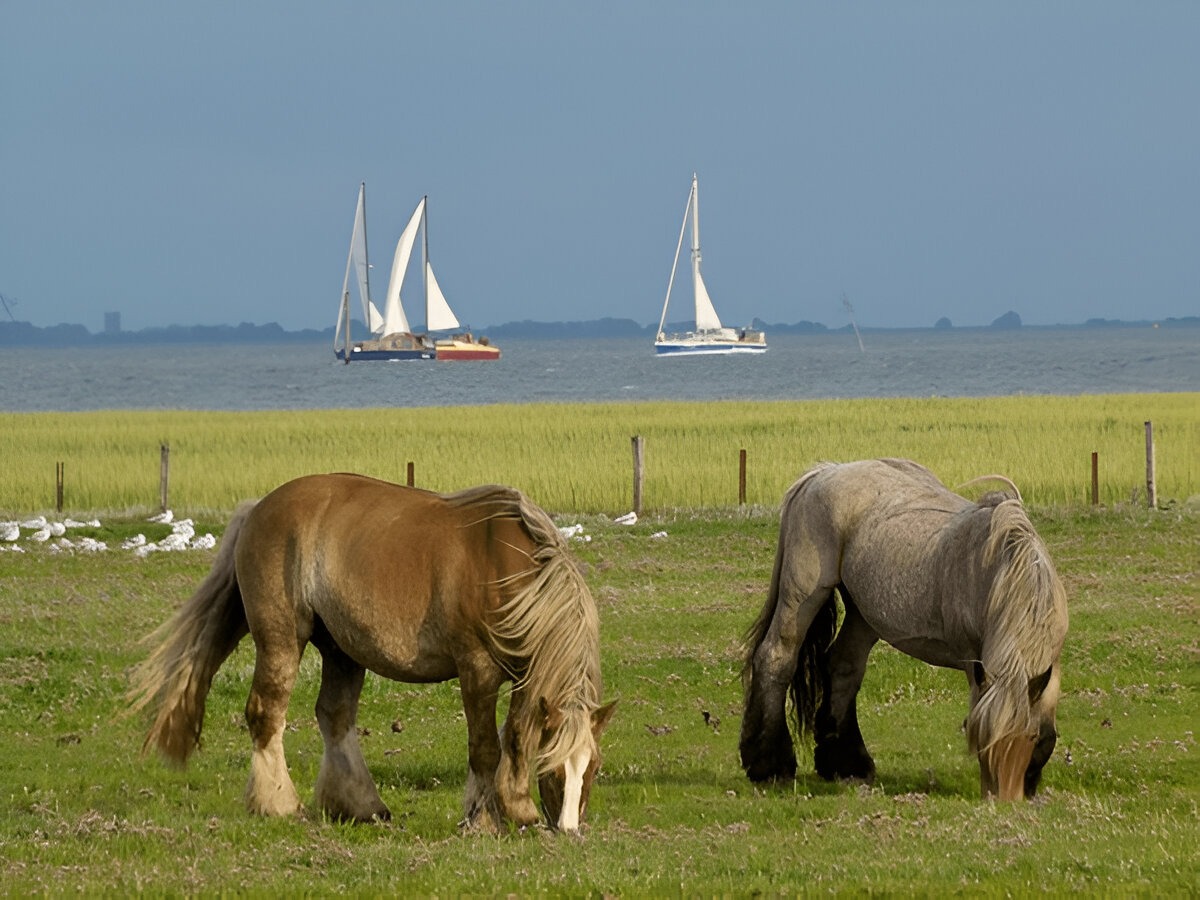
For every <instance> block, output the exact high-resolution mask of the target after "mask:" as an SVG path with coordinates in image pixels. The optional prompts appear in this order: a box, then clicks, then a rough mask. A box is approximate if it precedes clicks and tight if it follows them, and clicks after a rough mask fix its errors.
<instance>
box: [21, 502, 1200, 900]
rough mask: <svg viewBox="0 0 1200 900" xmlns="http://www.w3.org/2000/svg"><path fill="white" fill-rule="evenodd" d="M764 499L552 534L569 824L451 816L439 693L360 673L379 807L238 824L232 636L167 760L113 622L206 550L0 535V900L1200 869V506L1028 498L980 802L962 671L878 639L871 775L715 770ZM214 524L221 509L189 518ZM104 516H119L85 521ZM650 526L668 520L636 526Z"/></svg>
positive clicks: (1190, 886)
mask: <svg viewBox="0 0 1200 900" xmlns="http://www.w3.org/2000/svg"><path fill="white" fill-rule="evenodd" d="M775 517H776V512H775V510H773V509H751V510H748V511H744V512H738V511H733V510H727V511H712V510H709V511H701V512H696V513H690V512H686V511H675V512H670V513H664V514H661V515H656V516H652V517H646V518H643V520H642V521H640V522H639V523H638V524H637V525H635V526H632V527H622V526H617V525H614V524H612V523H611V522H610V521H609V520H608V519H606V518H604V517H600V516H584V517H578V516H566V515H563V516H559V517H558V518H559V521H560V524H563V525H566V524H575V523H580V524H583V525H584V530H585V533H586V534H587V535H589V536H591V538H592V539H591V541H590V542H586V543H584V542H579V543H576V544H574V547H575V548H576V550H577V555H578V557H579V559H580V561H581V563H582V564H583V566H584V568H585V572H586V576H587V579H588V582H589V584H590V585H591V588H592V591H593V593H594V595H595V597H596V600H597V603H598V605H599V607H600V611H601V623H602V624H601V628H602V655H603V665H604V671H605V678H606V692H605V693H606V697H608V698H617V699H619V701H620V705H619V708H618V714H617V716H616V718H615V719H614V722H613V724H612V726H611V728H610V730H609V732H608V733H607V734H606V736H605V740H604V753H605V762H604V769H603V772H602V774H601V778H600V779H599V781H598V783H597V785H596V789H595V792H594V794H593V802H592V807H591V810H590V817H589V823H588V825H587V827H586V829H585V832H584V834H583V835H582V837H579V838H572V837H568V836H563V835H554V834H550V833H545V832H540V831H539V832H531V833H525V834H508V835H503V836H500V837H493V836H482V835H468V834H462V833H460V832H459V830H458V828H457V822H458V819H459V817H460V803H461V796H462V790H463V785H464V778H465V770H466V747H465V726H464V724H463V716H462V712H461V709H460V707H459V698H458V690H457V686H456V684H455V683H453V682H451V683H448V684H441V685H422V686H417V685H397V684H393V683H390V682H385V681H382V680H380V679H378V678H375V677H369V678H368V681H367V685H366V688H365V691H364V697H363V705H362V711H361V716H360V723H359V724H360V726H361V727H362V728H363V729H365V733H364V736H363V744H364V747H365V749H366V754H367V758H368V761H369V764H370V766H371V769H372V772H373V774H374V776H375V778H376V780H377V781H378V783H379V785H380V788H381V791H382V793H383V796H384V799H385V800H386V801H387V802H388V803H389V804H390V806H391V808H392V810H393V814H394V818H393V821H392V822H391V823H390V824H388V825H385V826H359V827H355V826H347V825H341V824H334V823H330V822H327V821H323V820H321V818H320V817H319V816H316V815H314V814H312V813H310V814H309V815H308V816H307V817H305V818H302V819H295V820H286V821H275V820H263V819H258V818H251V817H250V816H249V815H247V814H246V813H245V811H244V809H243V807H242V805H241V792H242V788H243V786H244V782H245V777H246V774H247V765H248V740H247V734H246V730H245V726H244V724H243V722H242V716H241V709H242V705H243V703H244V702H245V696H246V691H247V688H248V682H249V677H250V673H251V669H252V665H253V653H252V649H251V647H250V645H249V642H244V643H243V646H242V647H241V648H240V649H239V650H238V651H237V652H236V653H235V655H234V656H233V657H232V658H231V659H230V660H229V661H228V662H227V663H226V665H225V667H224V668H223V669H222V670H221V672H220V673H219V675H218V677H217V680H216V683H215V685H214V689H213V692H212V694H211V695H210V698H209V705H208V718H207V724H206V730H205V742H204V747H203V749H202V750H201V751H200V753H199V754H197V755H196V756H195V757H194V758H193V762H192V765H191V766H190V768H189V769H187V770H186V771H182V772H181V771H177V770H172V769H169V768H167V767H165V766H164V765H162V764H161V763H160V762H159V761H158V760H156V759H153V758H148V759H142V758H139V756H138V750H139V747H140V744H141V740H142V734H143V727H144V724H145V723H144V722H142V721H141V720H139V719H138V718H136V717H126V716H123V715H122V712H123V709H124V691H125V688H126V674H127V671H128V669H129V667H130V666H131V665H132V664H133V663H134V662H135V661H137V660H138V659H139V658H140V657H141V655H142V653H143V652H144V648H142V647H140V646H139V645H138V643H137V638H138V637H139V636H141V635H143V634H145V633H146V632H148V631H150V630H151V629H152V628H153V627H155V626H156V625H157V624H159V623H160V622H161V621H163V620H164V619H165V618H166V617H167V616H168V614H169V612H170V611H171V609H172V608H173V607H174V606H175V605H176V604H178V603H179V602H181V601H182V599H184V598H185V597H186V596H187V595H188V594H189V593H190V591H191V590H192V588H193V587H194V586H195V584H196V583H197V582H198V581H199V580H200V579H201V578H202V577H203V575H204V573H205V571H206V570H207V568H208V565H209V564H210V563H211V560H212V553H211V552H207V551H195V552H189V553H173V554H154V555H151V556H149V557H147V558H145V559H139V558H136V557H134V556H133V555H132V554H130V553H125V552H120V551H109V552H108V553H105V554H97V555H88V556H85V555H70V554H63V553H60V554H51V553H49V552H48V551H46V550H45V549H44V548H43V549H39V550H33V551H30V552H28V553H25V554H16V553H3V554H0V733H3V735H4V738H3V746H4V775H3V777H2V778H0V884H2V885H3V888H2V890H3V891H4V892H5V893H10V894H14V895H15V894H27V893H53V894H64V893H74V892H86V893H116V892H120V893H130V892H133V891H148V892H152V893H205V894H215V893H242V892H250V893H263V894H266V893H271V894H277V893H283V892H287V893H300V892H309V893H322V894H325V893H342V892H345V893H355V894H406V895H410V894H439V895H441V894H460V893H465V894H485V895H501V894H507V893H510V892H512V893H518V894H572V895H583V894H596V895H599V894H648V893H652V894H660V895H661V894H692V895H695V894H705V895H712V894H749V893H763V894H795V893H798V892H825V891H836V892H839V893H866V892H886V893H902V894H911V893H918V894H934V895H939V894H949V893H968V894H1025V893H1030V892H1035V891H1036V892H1042V891H1049V892H1055V893H1058V892H1063V891H1085V892H1091V893H1098V894H1120V895H1127V894H1145V895H1151V894H1153V895H1156V896H1157V895H1164V894H1167V895H1170V894H1175V895H1186V894H1189V893H1191V892H1193V891H1194V889H1195V886H1196V884H1197V881H1198V876H1200V864H1198V862H1197V853H1196V849H1195V848H1196V847H1197V846H1198V845H1200V826H1198V824H1197V823H1198V821H1200V816H1198V812H1200V811H1198V810H1197V798H1198V796H1200V792H1198V790H1197V788H1198V787H1200V764H1198V754H1200V748H1197V746H1196V738H1195V734H1194V729H1195V727H1196V718H1195V711H1196V709H1197V688H1198V687H1200V684H1198V677H1197V675H1198V666H1197V663H1198V662H1200V660H1198V659H1197V653H1198V649H1197V648H1198V647H1200V624H1198V616H1197V601H1198V599H1200V587H1198V581H1197V579H1198V575H1200V572H1198V569H1200V560H1198V557H1197V553H1196V548H1197V547H1198V546H1200V510H1197V509H1195V507H1194V506H1187V505H1185V506H1180V507H1178V508H1176V509H1173V510H1169V511H1148V510H1144V509H1142V508H1140V507H1134V506H1129V505H1119V506H1116V507H1115V508H1110V509H1105V510H1101V511H1096V512H1092V511H1079V510H1059V509H1042V510H1035V524H1036V525H1037V526H1038V528H1039V530H1040V531H1041V533H1042V534H1043V536H1044V537H1045V538H1046V541H1047V543H1048V545H1049V547H1050V549H1051V553H1052V555H1053V556H1054V558H1055V560H1056V562H1057V564H1058V567H1059V570H1060V573H1061V574H1062V576H1063V578H1064V581H1065V583H1066V585H1067V587H1068V591H1069V594H1070V602H1071V632H1070V634H1069V636H1068V641H1067V645H1066V648H1065V650H1064V655H1063V666H1064V676H1063V687H1064V695H1063V699H1062V702H1061V705H1060V707H1059V727H1060V731H1061V739H1060V743H1059V746H1058V750H1057V751H1056V753H1055V756H1054V758H1053V759H1052V761H1051V763H1050V764H1049V766H1048V767H1047V770H1046V773H1045V778H1044V782H1043V792H1042V795H1041V796H1040V798H1039V799H1038V801H1036V802H1035V803H1033V804H1017V805H998V804H991V803H983V802H980V800H979V796H978V791H979V787H978V770H977V767H976V766H975V764H974V763H973V761H972V760H970V759H969V758H968V757H967V755H966V753H965V747H964V740H963V737H962V735H961V733H960V730H959V725H960V723H961V721H962V717H963V714H964V711H965V707H966V684H965V679H963V677H962V676H961V675H960V674H958V673H954V672H946V671H941V670H935V669H931V668H930V667H928V666H925V665H923V664H921V663H918V662H916V661H914V660H912V659H910V658H908V657H906V656H903V655H902V654H900V653H898V652H895V651H893V650H890V649H889V648H886V647H880V648H877V649H876V651H875V653H874V654H873V656H872V660H871V665H870V668H869V670H868V675H867V681H866V683H865V685H864V688H863V692H862V694H861V697H860V718H861V721H862V727H863V731H864V734H865V736H866V739H867V742H868V745H869V746H870V748H871V749H872V752H873V753H874V755H875V759H876V762H877V764H878V769H879V776H878V781H877V783H876V784H875V785H873V786H871V787H863V786H854V785H843V784H826V783H824V782H822V781H820V780H819V779H817V778H815V776H813V775H811V774H809V773H808V770H807V763H806V762H804V763H802V775H801V777H800V778H798V779H797V780H796V782H795V783H794V784H790V785H786V786H778V787H771V788H765V789H764V788H758V787H755V786H753V785H751V784H750V783H749V782H748V781H747V780H746V779H745V778H744V776H743V775H742V773H741V770H740V768H739V765H738V760H737V736H738V728H739V724H740V720H739V715H740V705H741V689H740V680H739V667H740V656H739V652H740V651H739V638H740V636H741V634H742V633H743V631H744V630H745V629H746V627H747V626H748V625H749V624H750V622H751V621H752V620H753V618H754V616H755V614H756V613H757V611H758V608H759V606H760V604H761V603H762V601H763V598H764V596H765V591H766V585H767V580H768V577H769V572H770V567H771V562H772V555H773V553H774V546H775V538H776V531H777V525H776V518H775ZM197 526H198V530H199V531H201V532H203V531H205V530H211V531H214V532H219V531H220V529H221V528H222V527H223V522H222V517H218V516H214V517H213V518H212V519H211V520H208V521H206V520H201V521H198V522H197ZM107 527H109V528H111V529H112V530H113V533H114V534H121V533H125V532H126V531H128V530H131V529H133V530H142V528H143V526H142V524H140V523H135V522H127V523H115V524H113V525H111V526H107ZM659 532H666V536H665V537H654V535H655V534H656V533H659ZM316 682H317V662H316V655H315V654H313V653H311V652H310V654H309V655H308V656H306V659H305V664H304V670H303V674H302V677H301V683H300V686H299V688H298V691H297V694H296V697H295V698H294V701H293V705H292V710H291V713H292V720H291V725H290V727H289V733H288V734H287V737H286V742H287V748H288V753H289V761H290V764H291V768H292V772H293V776H294V778H295V780H296V782H297V785H298V787H299V788H300V790H301V793H302V795H311V790H312V784H313V780H314V778H315V775H316V769H317V765H318V762H319V758H320V752H321V747H320V738H319V734H318V732H317V728H316V724H315V721H314V718H313V715H312V706H313V702H314V699H315V692H316Z"/></svg>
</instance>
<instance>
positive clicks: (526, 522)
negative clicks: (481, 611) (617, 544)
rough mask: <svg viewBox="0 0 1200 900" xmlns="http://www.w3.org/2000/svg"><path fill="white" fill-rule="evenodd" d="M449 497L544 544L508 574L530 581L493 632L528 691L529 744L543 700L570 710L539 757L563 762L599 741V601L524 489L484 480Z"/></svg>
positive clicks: (535, 741)
mask: <svg viewBox="0 0 1200 900" xmlns="http://www.w3.org/2000/svg"><path fill="white" fill-rule="evenodd" d="M444 499H445V500H446V501H447V502H448V503H449V504H450V505H451V506H455V507H459V508H468V507H472V508H476V507H477V508H478V509H479V510H480V512H481V513H482V517H483V518H488V519H490V518H506V519H515V520H517V521H519V522H520V523H521V525H522V526H523V527H524V529H525V531H526V532H527V533H528V535H529V537H530V538H531V539H532V540H533V542H534V544H535V545H536V549H535V550H534V552H533V553H532V554H530V567H529V568H528V569H526V570H524V571H521V572H516V573H514V574H512V575H510V576H508V578H507V579H506V581H517V580H527V583H526V584H525V585H524V586H523V587H521V589H520V590H519V591H518V592H517V593H516V594H515V595H514V596H513V597H512V599H510V600H509V601H508V602H507V603H505V604H504V605H503V606H502V607H500V609H498V610H497V619H496V620H494V621H493V622H492V623H491V624H490V625H489V631H490V635H491V638H492V641H493V643H494V644H495V646H496V648H497V650H498V651H499V653H500V655H501V658H502V659H503V660H504V661H505V664H506V666H507V667H508V669H509V671H510V673H511V674H512V675H513V677H514V685H513V690H514V692H515V691H522V692H524V693H525V694H526V698H525V715H524V719H525V721H524V723H523V724H522V725H521V726H520V727H522V728H523V730H524V731H525V732H526V733H525V734H524V735H523V737H524V738H525V740H526V741H528V742H529V744H528V745H529V746H531V747H538V746H539V744H540V741H541V735H540V734H539V733H537V731H536V729H538V728H539V727H540V725H541V722H542V719H541V713H540V710H539V708H538V705H539V702H540V701H542V700H544V701H545V703H546V704H547V706H548V707H549V708H550V709H552V710H557V711H558V712H559V713H561V714H562V716H563V723H562V726H561V727H560V728H558V729H557V730H555V731H554V733H553V734H552V735H551V736H550V737H551V739H550V742H549V743H548V744H547V745H546V746H543V747H541V750H540V753H539V756H538V770H539V772H548V771H550V770H553V769H556V768H558V766H560V765H562V764H563V763H564V762H565V761H566V759H567V758H568V757H569V756H572V755H574V754H575V753H576V752H577V751H578V750H579V749H581V748H582V747H583V746H585V745H586V744H589V743H591V742H592V741H593V740H594V739H593V737H592V730H591V715H592V713H593V712H594V711H595V710H596V709H597V708H598V707H599V706H600V691H601V684H600V639H599V632H600V621H599V616H598V614H597V612H596V603H595V601H594V600H593V599H592V594H591V591H589V590H588V587H587V584H586V582H584V580H583V576H582V575H581V574H580V572H579V569H578V568H577V567H576V565H575V561H574V560H573V559H572V558H571V555H570V552H569V550H568V548H567V543H566V540H565V539H564V538H563V536H562V533H561V532H560V531H559V530H558V527H557V526H556V525H555V524H554V521H553V520H552V519H551V518H550V516H549V515H547V514H546V513H545V512H544V511H543V510H542V509H540V508H539V507H538V506H536V505H535V504H534V503H533V502H532V501H530V500H529V499H528V498H527V497H526V496H525V495H524V494H522V493H521V492H520V491H517V490H514V489H513V488H508V487H501V486H499V485H484V486H482V487H475V488H468V489H467V490H464V491H459V492H458V493H455V494H449V495H446V496H445V498H444ZM593 752H594V748H593Z"/></svg>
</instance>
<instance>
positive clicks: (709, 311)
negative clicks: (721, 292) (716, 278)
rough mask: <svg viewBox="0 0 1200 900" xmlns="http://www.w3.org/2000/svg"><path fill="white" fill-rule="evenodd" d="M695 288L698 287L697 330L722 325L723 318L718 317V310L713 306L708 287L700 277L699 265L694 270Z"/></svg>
mask: <svg viewBox="0 0 1200 900" xmlns="http://www.w3.org/2000/svg"><path fill="white" fill-rule="evenodd" d="M692 274H693V275H694V276H695V288H696V330H697V331H712V330H715V329H719V328H720V327H721V320H720V319H719V318H717V311H716V309H714V308H713V304H712V299H711V298H710V297H709V296H708V289H707V288H706V287H705V286H704V279H703V278H701V277H700V266H699V265H697V266H696V268H695V270H694V272H693V273H692Z"/></svg>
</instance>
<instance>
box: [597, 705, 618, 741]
mask: <svg viewBox="0 0 1200 900" xmlns="http://www.w3.org/2000/svg"><path fill="white" fill-rule="evenodd" d="M616 711H617V701H616V700H613V701H612V702H611V703H606V704H604V706H602V707H600V708H599V709H598V710H596V711H595V712H593V713H592V737H595V738H599V737H600V735H601V734H603V733H604V729H605V728H607V727H608V723H609V722H611V721H612V717H613V713H614V712H616Z"/></svg>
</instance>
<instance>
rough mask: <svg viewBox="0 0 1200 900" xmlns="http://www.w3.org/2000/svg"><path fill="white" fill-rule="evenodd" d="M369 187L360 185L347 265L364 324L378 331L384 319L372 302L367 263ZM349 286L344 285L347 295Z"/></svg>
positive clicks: (343, 288)
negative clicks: (355, 284) (351, 275)
mask: <svg viewBox="0 0 1200 900" xmlns="http://www.w3.org/2000/svg"><path fill="white" fill-rule="evenodd" d="M366 194H367V186H366V185H365V184H363V185H359V188H358V207H357V208H356V209H355V210H354V230H353V231H352V232H351V234H350V260H349V262H348V264H347V272H346V280H347V282H348V281H349V280H350V272H349V269H351V268H353V269H354V275H355V281H356V283H357V284H358V299H359V301H360V302H361V303H362V311H363V322H364V323H365V324H366V326H367V328H369V329H370V330H371V331H373V332H374V331H378V330H379V326H380V325H381V324H382V323H383V317H382V316H381V315H379V310H378V309H376V308H375V304H374V303H373V302H372V301H371V279H370V270H371V266H370V263H368V262H367V196H366ZM347 287H348V284H343V286H342V293H343V294H345V293H346V288H347Z"/></svg>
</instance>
